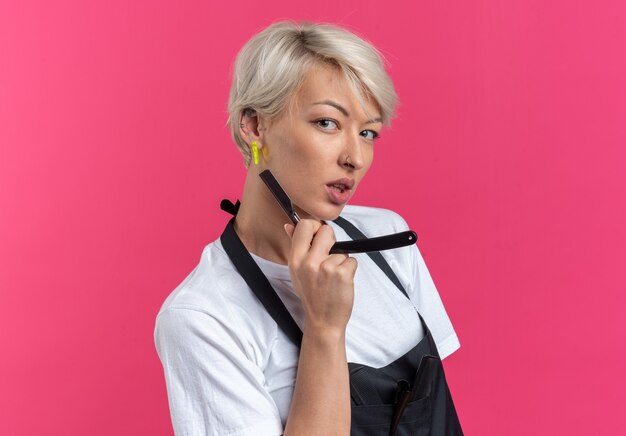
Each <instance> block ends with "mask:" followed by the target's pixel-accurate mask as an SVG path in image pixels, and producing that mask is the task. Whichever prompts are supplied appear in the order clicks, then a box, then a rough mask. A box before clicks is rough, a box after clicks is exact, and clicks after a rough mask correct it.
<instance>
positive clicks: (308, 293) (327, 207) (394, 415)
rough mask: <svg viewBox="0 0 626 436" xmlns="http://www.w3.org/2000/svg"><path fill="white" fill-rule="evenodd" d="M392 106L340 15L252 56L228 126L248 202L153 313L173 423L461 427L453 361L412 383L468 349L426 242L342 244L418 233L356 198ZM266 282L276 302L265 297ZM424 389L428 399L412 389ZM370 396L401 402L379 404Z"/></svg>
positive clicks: (253, 44) (232, 430) (242, 430)
mask: <svg viewBox="0 0 626 436" xmlns="http://www.w3.org/2000/svg"><path fill="white" fill-rule="evenodd" d="M395 104H396V95H395V91H394V88H393V85H392V83H391V80H390V79H389V77H388V76H387V74H386V72H385V70H384V66H383V63H382V61H381V58H380V56H379V54H378V53H377V51H376V50H375V49H374V48H373V47H372V46H371V45H369V44H368V43H367V42H365V41H363V40H362V39H360V38H358V37H357V36H355V35H354V34H352V33H350V32H347V31H345V30H343V29H340V28H337V27H334V26H328V25H319V24H310V23H301V24H294V23H288V22H281V23H277V24H274V25H272V26H270V27H269V28H267V29H265V30H264V31H262V32H261V33H259V34H258V35H256V36H255V37H253V38H252V39H251V40H250V41H249V42H248V43H247V44H246V45H245V46H244V47H243V49H242V50H241V52H240V53H239V55H238V57H237V61H236V64H235V69H234V77H233V83H232V88H231V94H230V101H229V112H230V118H229V127H230V129H231V132H232V135H233V138H234V140H235V142H236V144H237V145H238V147H239V149H240V151H241V153H242V154H243V156H244V162H245V164H246V166H247V168H248V170H247V176H246V181H245V186H244V191H243V195H242V197H241V206H240V207H236V208H235V207H233V208H232V210H231V212H232V213H233V214H236V217H235V218H234V219H233V220H232V221H231V223H230V224H229V226H227V229H226V230H225V232H224V234H223V235H222V237H221V238H220V239H218V240H216V241H214V242H213V243H211V244H209V245H208V246H207V247H206V248H205V250H204V252H203V254H202V257H201V261H200V264H199V265H198V266H197V267H196V269H195V270H194V271H193V272H192V273H191V274H190V275H189V276H188V277H187V278H186V279H185V281H183V283H182V284H181V285H179V286H178V288H177V289H176V290H174V292H173V293H172V294H171V295H170V296H169V297H168V299H167V300H166V301H165V303H164V304H163V307H162V308H161V310H160V312H159V315H158V316H157V321H156V328H155V342H156V346H157V350H158V353H159V357H160V359H161V361H162V364H163V367H164V371H165V378H166V383H167V389H168V397H169V404H170V410H171V414H172V421H173V425H174V429H175V431H176V434H181V435H183V434H184V435H200V434H202V435H204V434H211V435H247V434H254V435H280V434H285V435H305V434H319V435H335V434H337V435H339V434H341V435H348V434H351V432H352V434H353V435H361V434H362V435H365V434H385V435H387V434H392V433H394V432H395V431H397V434H422V433H419V431H424V432H425V431H431V430H430V429H431V427H432V426H433V425H434V426H438V428H439V430H436V431H435V432H434V433H432V434H460V427H459V426H458V421H457V419H456V413H455V412H454V406H453V405H452V401H451V399H450V395H449V392H448V390H447V385H446V384H445V377H444V376H443V371H442V369H441V368H440V366H441V365H440V364H439V366H437V365H436V363H435V364H433V365H434V366H433V369H432V371H433V372H432V373H431V374H430V376H429V377H430V378H429V380H431V382H429V383H428V385H424V386H422V385H421V384H420V383H421V382H415V383H413V382H414V380H417V378H415V379H414V378H413V375H414V374H415V372H416V370H417V367H418V366H419V365H420V363H421V362H422V360H421V359H422V357H423V356H424V355H427V354H434V355H436V354H437V353H438V354H439V356H440V357H442V358H443V357H446V356H447V355H449V354H450V353H452V352H453V351H455V350H456V349H457V348H458V347H459V343H458V340H457V337H456V334H455V332H454V330H453V328H452V325H451V323H450V321H449V319H448V317H447V315H446V312H445V309H444V308H443V305H442V303H441V300H440V298H439V295H438V293H437V291H436V289H435V287H434V285H433V283H432V280H431V278H430V275H429V274H428V270H427V269H426V265H425V264H424V261H423V259H422V257H421V255H420V253H419V251H418V249H417V247H416V246H414V245H413V246H412V247H405V248H401V249H396V250H389V251H386V252H384V253H383V257H382V258H378V260H376V261H373V260H372V259H370V257H368V255H367V254H356V255H351V256H347V255H344V254H329V250H330V248H331V246H332V245H333V243H334V242H335V241H336V240H348V239H351V236H350V235H352V239H354V236H355V235H357V234H358V233H355V231H356V232H358V231H359V230H360V232H362V233H364V234H365V235H367V236H368V237H371V236H379V235H383V234H389V233H394V232H399V231H403V230H406V229H407V225H406V223H405V222H404V220H403V219H402V218H401V217H400V216H398V215H397V214H395V213H394V212H391V211H387V210H382V209H375V208H368V207H359V206H347V205H346V203H347V202H348V200H349V199H350V197H351V196H352V194H353V193H354V191H355V190H356V188H357V186H358V185H359V183H360V181H361V179H362V178H363V176H364V175H365V174H366V173H367V170H368V169H369V167H370V165H371V163H372V159H373V151H374V142H375V141H376V138H377V137H378V135H379V133H380V130H381V128H382V127H383V125H385V124H388V123H389V120H390V119H391V117H392V115H393V112H394V108H395ZM266 169H269V170H271V172H272V173H273V174H274V176H275V177H276V179H277V180H278V181H279V182H280V184H281V185H282V186H283V188H284V189H285V191H286V192H287V194H288V195H289V197H290V198H291V200H292V202H293V205H294V208H295V210H296V211H297V213H298V214H299V216H300V217H301V221H300V222H299V223H298V224H297V225H296V226H294V225H292V224H288V223H289V220H288V219H287V216H286V214H285V213H284V212H283V210H282V209H281V208H280V207H279V205H278V203H277V202H276V200H275V199H274V197H273V196H272V194H271V193H270V191H269V190H268V189H267V187H266V186H265V185H264V184H263V182H262V180H261V179H260V177H259V174H260V173H261V172H262V171H263V170H266ZM340 214H341V216H342V217H343V218H344V219H345V220H347V222H348V223H351V224H352V225H354V226H356V228H357V229H358V230H354V228H353V227H351V226H350V224H345V222H344V221H341V223H342V226H341V225H338V224H337V223H335V222H333V220H335V219H337V218H338V217H339V215H340ZM344 227H345V228H346V229H344ZM248 253H249V254H248ZM250 256H251V257H250ZM383 258H384V260H380V259H383ZM250 259H253V260H254V262H251V263H248V264H245V262H248V261H250ZM383 263H384V264H385V265H387V266H385V265H383ZM244 264H245V265H244ZM385 269H387V270H389V269H390V270H392V272H391V273H389V272H388V271H387V272H385ZM261 273H262V274H261ZM394 273H395V274H394ZM250 274H252V276H254V274H257V275H256V276H254V277H253V278H252V279H251V278H250ZM259 274H260V275H259ZM255 277H256V278H255ZM265 278H267V280H268V281H269V284H271V287H269V293H270V294H271V295H270V296H269V297H268V298H269V299H271V298H272V297H275V296H276V295H277V296H278V297H279V299H278V300H274V301H273V302H269V303H268V302H267V301H261V300H262V299H264V298H265V297H259V296H258V295H259V293H258V291H259V289H260V288H263V286H265V288H264V289H265V290H267V289H268V286H269V285H267V286H266V284H267V283H266V281H265ZM264 281H265V282H264ZM396 282H397V285H394V283H396ZM264 283H265V284H264ZM405 294H406V295H405ZM407 297H409V299H407ZM268 305H269V306H273V308H275V309H276V311H277V312H280V311H281V310H283V311H284V308H286V309H287V311H288V313H287V318H289V319H288V320H284V319H282V320H281V319H279V318H280V317H279V316H278V317H277V315H276V314H275V313H274V312H273V311H272V307H270V308H269V309H268V307H269V306H268ZM279 306H280V307H279ZM416 309H419V314H418V311H417V310H416ZM282 313H286V312H282ZM420 314H421V315H422V316H423V318H424V320H425V321H426V324H423V323H422V319H421V317H420ZM292 318H293V320H294V321H295V324H293V322H292V321H291V319H292ZM290 322H292V325H291V327H290V326H289V323H290ZM295 325H297V327H294V326H295ZM294 331H295V333H294ZM429 331H430V332H432V335H431V334H430V333H429ZM298 335H299V336H298ZM294 337H295V338H296V339H294ZM424 347H426V348H424ZM425 361H426V360H425ZM428 361H429V362H430V361H431V360H428ZM432 361H433V362H436V361H438V359H435V358H433V359H432ZM424 368H428V366H427V365H426V364H424V365H422V370H424V371H425V369H424ZM403 371H404V372H403ZM359 379H362V380H359ZM422 379H423V380H426V379H427V377H426V376H424V377H422ZM373 384H375V385H376V386H377V387H372V386H373ZM418 385H419V386H418ZM418 388H419V389H425V391H424V392H427V395H426V394H425V395H423V397H424V398H421V397H420V398H415V397H413V398H409V397H410V395H409V393H411V392H412V391H417V390H418ZM435 391H438V392H439V394H436V392H435ZM372 392H377V395H379V396H380V397H381V401H383V402H385V403H388V405H387V406H384V407H378V406H369V405H368V404H372V403H371V402H370V399H369V398H366V397H367V396H368V395H369V394H370V393H372ZM409 399H410V400H411V401H409ZM407 404H408V406H407ZM383 409H384V410H383ZM379 412H380V413H379ZM379 415H380V416H379ZM407 422H408V424H407ZM427 427H428V430H426V428H427ZM403 432H404V433H403ZM437 432H439V433H437ZM424 434H426V433H424Z"/></svg>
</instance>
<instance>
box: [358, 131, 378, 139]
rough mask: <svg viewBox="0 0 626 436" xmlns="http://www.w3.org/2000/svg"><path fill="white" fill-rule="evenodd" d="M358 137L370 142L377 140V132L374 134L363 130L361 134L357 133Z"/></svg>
mask: <svg viewBox="0 0 626 436" xmlns="http://www.w3.org/2000/svg"><path fill="white" fill-rule="evenodd" d="M359 135H361V136H362V137H364V138H365V139H371V140H374V139H376V138H378V132H375V131H374V130H363V131H362V132H361V133H359Z"/></svg>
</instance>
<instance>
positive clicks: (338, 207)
mask: <svg viewBox="0 0 626 436" xmlns="http://www.w3.org/2000/svg"><path fill="white" fill-rule="evenodd" d="M346 205H347V203H345V204H331V205H326V206H325V207H320V208H317V209H316V210H310V212H308V211H305V210H303V209H301V208H299V207H297V208H296V209H297V212H298V215H299V216H300V218H312V219H316V220H320V221H333V220H335V219H337V217H338V216H339V215H341V212H343V208H344V207H346Z"/></svg>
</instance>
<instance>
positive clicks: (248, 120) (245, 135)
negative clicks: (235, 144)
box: [239, 108, 262, 145]
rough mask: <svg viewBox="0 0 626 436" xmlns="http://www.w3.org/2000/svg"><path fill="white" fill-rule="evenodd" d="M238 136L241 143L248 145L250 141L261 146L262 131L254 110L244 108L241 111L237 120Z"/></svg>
mask: <svg viewBox="0 0 626 436" xmlns="http://www.w3.org/2000/svg"><path fill="white" fill-rule="evenodd" d="M239 120H240V122H239V134H240V135H241V138H242V139H243V141H244V142H245V143H246V144H248V145H250V144H251V143H252V141H259V142H261V144H262V140H261V136H262V129H260V128H259V127H260V125H259V122H260V120H259V116H258V115H257V113H256V111H255V110H254V109H250V108H246V109H244V110H243V111H241V117H240V118H239Z"/></svg>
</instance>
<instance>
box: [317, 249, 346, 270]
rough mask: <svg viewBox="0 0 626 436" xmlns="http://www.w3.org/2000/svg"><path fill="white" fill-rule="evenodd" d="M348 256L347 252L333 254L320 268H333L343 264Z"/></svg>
mask: <svg viewBox="0 0 626 436" xmlns="http://www.w3.org/2000/svg"><path fill="white" fill-rule="evenodd" d="M347 258H348V255H347V254H339V253H337V254H331V255H330V256H328V257H327V258H326V259H325V260H324V261H323V262H322V263H321V264H320V268H321V269H323V270H327V271H329V270H333V269H336V268H337V267H338V266H339V265H341V264H342V263H343V262H345V260H346V259H347Z"/></svg>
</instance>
